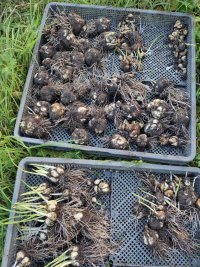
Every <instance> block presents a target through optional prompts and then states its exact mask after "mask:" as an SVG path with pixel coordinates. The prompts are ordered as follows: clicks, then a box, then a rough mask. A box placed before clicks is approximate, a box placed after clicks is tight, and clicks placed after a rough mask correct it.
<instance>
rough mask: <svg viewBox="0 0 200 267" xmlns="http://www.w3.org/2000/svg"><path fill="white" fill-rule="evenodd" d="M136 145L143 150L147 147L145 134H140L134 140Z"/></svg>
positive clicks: (147, 141) (147, 142) (147, 140)
mask: <svg viewBox="0 0 200 267" xmlns="http://www.w3.org/2000/svg"><path fill="white" fill-rule="evenodd" d="M136 144H137V146H138V147H140V148H145V147H147V146H148V145H149V138H148V136H147V135H146V134H140V135H138V137H137V139H136Z"/></svg>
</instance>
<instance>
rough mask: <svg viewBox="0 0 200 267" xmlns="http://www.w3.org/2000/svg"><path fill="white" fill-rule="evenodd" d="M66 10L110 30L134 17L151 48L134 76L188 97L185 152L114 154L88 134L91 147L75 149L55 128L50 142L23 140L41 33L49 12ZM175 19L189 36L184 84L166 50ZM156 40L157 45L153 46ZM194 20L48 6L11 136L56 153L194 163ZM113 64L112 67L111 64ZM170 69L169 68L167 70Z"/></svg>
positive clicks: (112, 59) (183, 16)
mask: <svg viewBox="0 0 200 267" xmlns="http://www.w3.org/2000/svg"><path fill="white" fill-rule="evenodd" d="M56 9H57V10H65V11H66V12H70V11H72V10H73V11H76V12H77V13H79V14H80V15H81V16H83V17H84V18H85V19H91V18H96V17H99V16H108V17H109V18H110V19H111V20H112V28H113V29H114V28H116V26H117V25H118V22H119V21H121V20H122V18H123V17H124V15H126V14H127V13H129V12H132V13H134V14H135V17H136V21H137V22H138V23H139V24H140V26H141V28H142V30H143V36H144V39H145V46H146V47H147V48H148V47H150V46H151V45H152V44H153V45H152V47H151V54H150V55H148V56H147V57H146V58H145V59H144V61H143V65H144V73H143V74H141V73H140V74H138V75H136V78H137V79H138V80H156V79H158V78H160V77H165V78H167V79H170V80H172V81H173V82H174V83H175V84H177V85H182V86H183V87H184V88H185V90H186V91H187V92H188V93H189V96H190V104H191V112H190V126H189V140H188V141H189V142H188V145H187V146H186V147H185V148H181V149H180V148H175V147H172V146H169V147H168V146H165V147H163V146H157V147H155V148H151V149H146V150H145V151H144V152H139V151H135V148H134V147H131V149H130V150H129V151H127V150H125V151H123V150H115V149H107V148H103V141H102V138H101V137H100V138H99V137H97V136H95V135H93V134H92V133H91V134H90V146H83V145H74V144H72V143H70V142H68V140H69V139H70V136H69V135H68V134H67V132H66V131H65V130H63V129H62V128H57V129H56V130H55V131H54V133H53V134H52V138H51V140H48V141H43V140H41V139H35V138H28V137H23V136H22V135H21V133H20V122H21V119H22V116H23V114H26V113H27V112H28V110H27V105H28V104H29V100H30V96H31V94H32V85H33V76H34V74H35V72H36V71H37V68H38V63H40V61H41V59H40V56H39V53H38V50H39V47H40V46H41V45H42V44H43V36H42V30H43V27H44V25H45V23H46V20H47V18H48V16H49V15H50V14H51V12H52V11H55V10H56ZM177 19H181V20H182V21H183V22H184V23H185V24H186V25H187V27H188V29H189V34H188V37H187V38H188V39H187V42H188V43H189V44H190V45H189V46H188V64H187V80H186V81H183V80H182V79H181V77H180V74H179V73H178V72H176V71H175V69H174V67H173V66H172V65H173V58H172V54H171V51H170V49H169V48H168V35H169V33H170V32H171V30H172V28H173V25H174V23H175V21H176V20H177ZM155 40H156V42H155ZM194 42H195V41H194V19H193V16H191V15H187V14H183V13H177V12H173V13H172V12H161V11H149V10H139V9H124V8H112V7H101V6H88V5H77V4H64V3H50V4H48V5H47V6H46V8H45V11H44V15H43V19H42V23H41V27H40V30H39V38H38V40H37V42H36V45H35V49H34V52H33V58H32V62H31V65H30V68H29V72H28V75H27V79H26V83H25V86H24V92H23V96H22V100H21V105H20V109H19V113H18V116H17V120H16V125H15V130H14V136H16V137H20V138H21V140H23V141H24V142H25V143H27V144H30V145H36V144H43V143H45V142H46V144H47V145H48V144H49V147H51V148H52V147H54V148H57V149H64V150H71V149H79V150H82V151H85V152H88V153H93V154H98V156H110V157H120V158H129V159H130V158H137V159H143V160H149V161H157V162H170V163H172V164H184V163H185V162H189V161H191V160H193V158H194V156H195V153H196V95H195V48H194ZM111 63H112V64H111ZM113 63H114V65H115V71H116V69H117V70H119V60H118V57H116V56H115V55H114V54H112V53H110V54H109V60H108V64H107V66H106V70H107V72H108V73H110V74H112V68H111V65H113ZM170 66H171V67H170ZM113 130H114V129H113V127H112V126H111V125H108V127H107V129H106V131H105V135H111V134H112V133H113Z"/></svg>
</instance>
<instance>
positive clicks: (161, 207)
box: [134, 171, 200, 259]
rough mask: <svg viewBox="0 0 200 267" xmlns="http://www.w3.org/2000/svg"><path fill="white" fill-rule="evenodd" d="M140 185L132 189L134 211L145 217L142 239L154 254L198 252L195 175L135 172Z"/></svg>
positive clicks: (194, 253)
mask: <svg viewBox="0 0 200 267" xmlns="http://www.w3.org/2000/svg"><path fill="white" fill-rule="evenodd" d="M135 176H136V178H137V179H138V180H139V182H140V185H141V187H139V191H138V192H136V193H134V196H135V197H136V198H137V202H136V203H135V205H134V213H135V216H136V218H137V219H143V220H145V226H144V233H143V242H144V244H145V245H147V246H149V248H151V250H152V253H153V255H154V256H155V257H157V258H160V259H163V258H166V257H170V254H171V253H172V251H173V250H175V249H176V250H178V251H181V252H184V253H186V254H188V255H193V256H195V255H198V254H199V241H198V231H199V229H198V228H199V223H200V217H199V215H200V214H199V199H200V198H199V196H198V194H197V192H196V191H195V188H194V184H195V181H196V179H197V178H199V177H198V176H197V177H194V176H193V177H192V176H189V175H188V174H187V173H186V175H185V177H183V175H175V174H168V175H167V174H165V175H164V176H163V177H162V178H157V176H156V175H154V174H153V173H151V172H149V173H147V172H139V171H136V172H135Z"/></svg>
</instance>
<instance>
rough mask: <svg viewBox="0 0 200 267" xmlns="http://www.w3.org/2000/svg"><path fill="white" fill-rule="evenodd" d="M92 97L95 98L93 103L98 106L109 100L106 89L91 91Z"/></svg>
mask: <svg viewBox="0 0 200 267" xmlns="http://www.w3.org/2000/svg"><path fill="white" fill-rule="evenodd" d="M90 98H91V99H92V100H93V103H95V104H97V105H98V106H103V105H105V104H106V103H107V102H108V95H107V93H106V92H104V91H99V90H95V91H91V92H90Z"/></svg>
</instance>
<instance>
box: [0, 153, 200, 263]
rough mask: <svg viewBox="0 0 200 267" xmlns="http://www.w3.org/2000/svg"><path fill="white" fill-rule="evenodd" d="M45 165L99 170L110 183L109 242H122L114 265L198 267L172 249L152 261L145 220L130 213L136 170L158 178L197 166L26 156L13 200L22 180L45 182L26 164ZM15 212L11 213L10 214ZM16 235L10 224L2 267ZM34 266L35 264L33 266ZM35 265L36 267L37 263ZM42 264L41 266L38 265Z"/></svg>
mask: <svg viewBox="0 0 200 267" xmlns="http://www.w3.org/2000/svg"><path fill="white" fill-rule="evenodd" d="M30 163H37V164H48V165H57V164H64V165H73V166H77V167H79V168H89V169H91V170H92V171H93V172H94V176H95V174H96V173H99V175H100V177H101V178H102V179H106V180H107V181H109V182H110V183H111V187H112V190H111V196H105V197H104V198H103V199H102V201H103V202H104V203H105V204H106V207H107V209H108V210H109V211H110V214H111V219H112V241H114V242H115V241H119V240H120V241H123V242H122V245H121V246H120V248H119V249H118V251H117V252H116V253H115V254H114V255H112V256H111V257H110V260H111V261H112V262H113V267H114V266H121V267H125V266H135V267H136V266H137V267H145V266H149V267H150V266H151V267H153V266H157V267H164V266H165V267H174V266H177V267H191V266H192V267H199V266H200V259H199V258H193V257H188V256H186V255H185V254H183V253H178V252H177V251H175V252H174V253H173V254H172V255H171V257H170V258H168V259H166V260H162V261H161V260H155V259H154V258H153V256H152V254H151V251H150V249H149V248H148V247H146V246H145V245H144V244H143V234H142V232H143V226H144V221H142V220H140V221H139V222H138V224H136V218H135V216H134V214H133V205H134V202H135V201H136V198H135V197H134V196H133V194H132V193H133V192H135V193H137V191H138V180H137V179H136V178H135V177H134V173H135V171H136V170H137V171H151V172H152V173H154V174H155V175H156V176H157V178H159V177H162V176H163V175H166V174H170V173H174V174H177V175H178V174H180V175H183V176H184V175H185V174H186V172H187V173H188V175H192V176H196V175H200V169H198V168H190V167H180V166H164V165H154V164H140V165H138V164H132V163H125V162H112V161H111V162H108V161H94V160H75V159H68V160H66V159H56V158H52V159H44V158H25V159H23V160H22V161H21V162H20V164H19V167H18V172H17V177H16V183H15V189H14V193H13V200H12V203H15V202H16V201H17V200H18V197H19V195H20V193H21V192H23V190H24V186H23V185H22V183H21V181H22V180H24V181H26V183H28V184H30V185H36V184H38V183H39V182H42V181H44V178H42V177H41V176H36V175H32V174H28V173H25V172H23V169H26V168H27V166H28V164H30ZM195 189H196V192H197V193H198V194H199V196H200V179H196V183H195ZM13 215H14V214H10V217H12V216H13ZM16 237H17V229H16V226H14V225H9V226H8V229H7V235H6V240H5V249H4V256H3V262H2V267H12V264H13V262H14V259H15V255H16ZM34 267H36V266H34ZM37 267H38V266H37ZM40 267H41V266H40Z"/></svg>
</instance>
